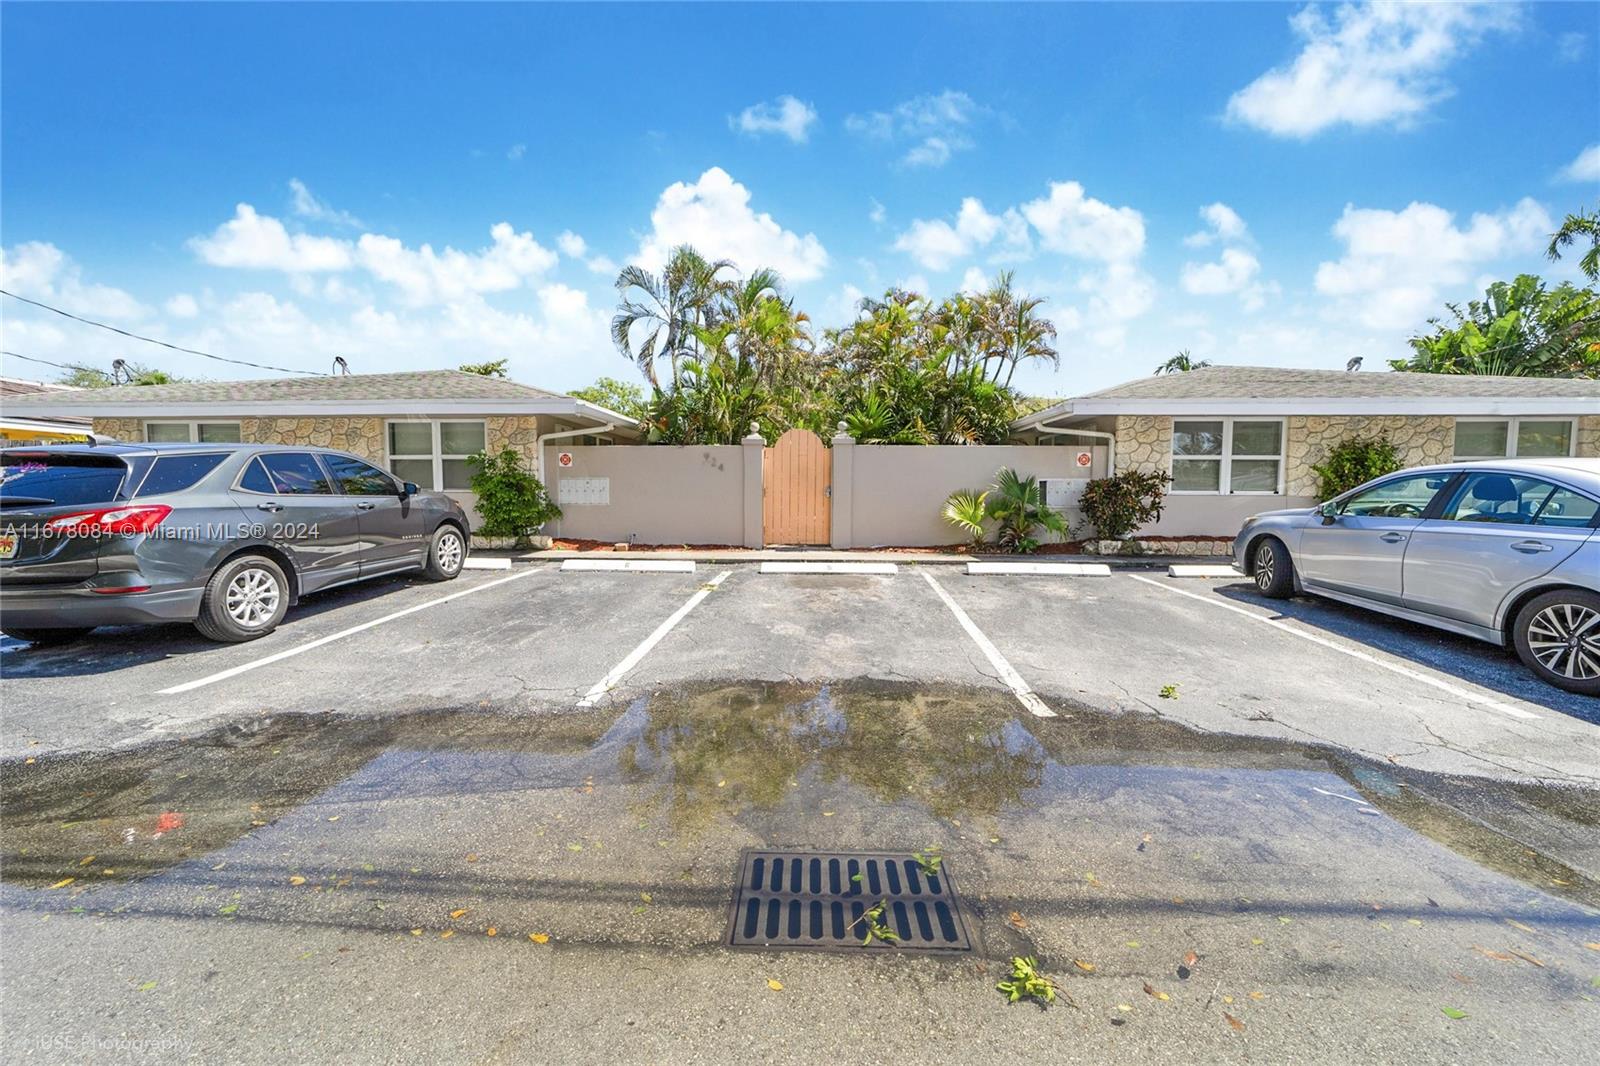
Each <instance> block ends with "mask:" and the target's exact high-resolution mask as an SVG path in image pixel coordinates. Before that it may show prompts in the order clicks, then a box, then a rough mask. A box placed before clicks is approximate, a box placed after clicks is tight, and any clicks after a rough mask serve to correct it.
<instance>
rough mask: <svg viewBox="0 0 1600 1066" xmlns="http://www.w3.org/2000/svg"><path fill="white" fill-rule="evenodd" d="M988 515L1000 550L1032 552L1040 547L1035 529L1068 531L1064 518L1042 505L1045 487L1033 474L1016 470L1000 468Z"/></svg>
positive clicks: (1057, 534) (1063, 534)
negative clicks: (994, 526) (1026, 474)
mask: <svg viewBox="0 0 1600 1066" xmlns="http://www.w3.org/2000/svg"><path fill="white" fill-rule="evenodd" d="M989 517H990V518H992V519H993V520H994V521H995V522H996V523H997V524H998V527H999V528H998V529H997V530H996V532H995V543H996V544H998V545H999V546H1000V548H1001V550H1002V551H1008V552H1014V553H1016V554H1019V555H1031V554H1033V553H1034V552H1035V551H1037V550H1038V549H1039V541H1038V540H1037V539H1036V538H1035V537H1034V535H1033V531H1034V530H1035V529H1044V530H1045V531H1046V532H1049V533H1054V534H1055V535H1056V536H1058V537H1065V536H1066V535H1067V520H1066V519H1065V518H1062V517H1061V515H1060V513H1059V512H1056V511H1052V510H1050V508H1048V507H1046V506H1045V505H1044V490H1043V489H1042V488H1040V486H1039V479H1038V478H1036V477H1032V476H1029V477H1018V476H1017V474H1016V471H1014V470H1011V469H1008V468H1006V467H1001V468H1000V473H998V474H996V475H995V479H994V489H993V491H992V492H991V493H990V497H989Z"/></svg>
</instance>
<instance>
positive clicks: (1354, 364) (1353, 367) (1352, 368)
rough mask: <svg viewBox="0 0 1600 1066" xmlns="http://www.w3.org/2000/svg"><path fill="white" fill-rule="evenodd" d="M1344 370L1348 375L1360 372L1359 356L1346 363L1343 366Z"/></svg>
mask: <svg viewBox="0 0 1600 1066" xmlns="http://www.w3.org/2000/svg"><path fill="white" fill-rule="evenodd" d="M1344 369H1345V372H1346V373H1350V374H1353V373H1355V372H1356V371H1357V370H1360V369H1361V356H1359V355H1358V356H1356V357H1355V358H1354V359H1352V360H1350V361H1349V362H1348V363H1346V364H1345V365H1344Z"/></svg>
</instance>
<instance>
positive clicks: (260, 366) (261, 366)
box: [0, 289, 328, 377]
mask: <svg viewBox="0 0 1600 1066" xmlns="http://www.w3.org/2000/svg"><path fill="white" fill-rule="evenodd" d="M0 296H9V297H11V298H12V299H13V300H21V301H22V302H23V303H25V304H32V305H33V306H34V307H40V308H43V309H44V310H46V311H54V312H55V313H56V314H58V315H60V316H61V317H63V318H70V319H72V320H73V321H74V322H82V323H84V324H85V325H90V326H99V327H100V328H101V329H108V330H110V331H111V332H112V333H119V334H121V335H122V336H124V337H130V338H132V339H133V340H136V341H144V342H145V343H146V344H157V345H160V346H161V347H163V348H170V349H172V350H173V351H175V352H183V353H185V354H186V355H198V356H200V357H202V358H205V359H215V360H216V361H217V362H219V363H232V364H234V365H235V366H248V367H254V368H255V369H257V370H276V371H278V372H279V373H281V374H302V375H304V374H307V373H310V374H314V375H316V376H318V377H327V376H328V375H327V374H325V373H323V372H322V371H320V370H313V371H309V372H308V371H305V370H291V369H289V368H288V367H286V366H269V365H268V364H266V363H252V362H250V361H249V360H246V359H229V358H227V357H226V356H221V355H212V354H211V353H210V352H202V351H198V350H196V349H194V348H184V347H182V346H180V345H177V344H168V343H167V342H166V341H158V340H156V339H155V338H154V337H141V336H140V335H139V334H137V333H129V332H128V331H127V330H125V329H118V328H117V327H116V326H108V325H106V324H105V323H104V322H96V321H95V320H94V319H92V318H83V317H81V316H79V315H75V314H73V313H72V312H70V311H63V310H61V308H59V307H51V306H50V305H49V304H44V303H40V302H39V301H38V300H30V299H28V298H27V297H26V296H18V295H17V294H16V293H14V292H7V291H6V290H5V289H0ZM19 358H24V359H25V358H27V357H26V356H21V357H19ZM35 362H42V360H35Z"/></svg>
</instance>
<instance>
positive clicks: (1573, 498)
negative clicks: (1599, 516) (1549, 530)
mask: <svg viewBox="0 0 1600 1066" xmlns="http://www.w3.org/2000/svg"><path fill="white" fill-rule="evenodd" d="M1597 511H1600V501H1596V500H1591V499H1590V498H1589V497H1587V496H1583V495H1580V494H1579V493H1576V492H1573V491H1572V490H1571V489H1556V491H1555V492H1553V493H1551V494H1550V498H1549V499H1548V500H1546V501H1545V502H1544V508H1543V509H1542V510H1541V511H1540V512H1539V515H1538V517H1537V518H1535V519H1534V520H1533V524H1534V525H1536V526H1564V527H1566V528H1567V529H1583V528H1584V527H1585V526H1590V525H1593V524H1594V516H1595V513H1596V512H1597Z"/></svg>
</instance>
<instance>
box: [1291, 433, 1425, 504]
mask: <svg viewBox="0 0 1600 1066" xmlns="http://www.w3.org/2000/svg"><path fill="white" fill-rule="evenodd" d="M1404 465H1405V464H1404V463H1402V462H1401V461H1400V453H1399V452H1397V451H1395V447H1394V444H1393V443H1391V442H1390V440H1389V438H1387V437H1382V436H1378V437H1351V438H1349V439H1348V440H1342V441H1340V442H1339V443H1338V444H1335V445H1334V446H1333V450H1332V451H1330V452H1329V453H1328V457H1327V458H1326V459H1324V460H1323V461H1322V462H1320V463H1316V464H1314V465H1313V466H1312V467H1311V469H1312V470H1313V471H1314V472H1315V473H1316V475H1317V499H1319V500H1329V499H1332V498H1333V497H1335V496H1337V495H1339V494H1340V493H1341V492H1344V491H1345V490H1347V489H1353V488H1355V487H1356V486H1357V485H1360V484H1362V483H1363V482H1367V481H1371V480H1372V479H1373V478H1375V477H1382V476H1383V475H1385V474H1392V473H1394V472H1395V471H1396V470H1399V469H1400V468H1401V467H1402V466H1404Z"/></svg>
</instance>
